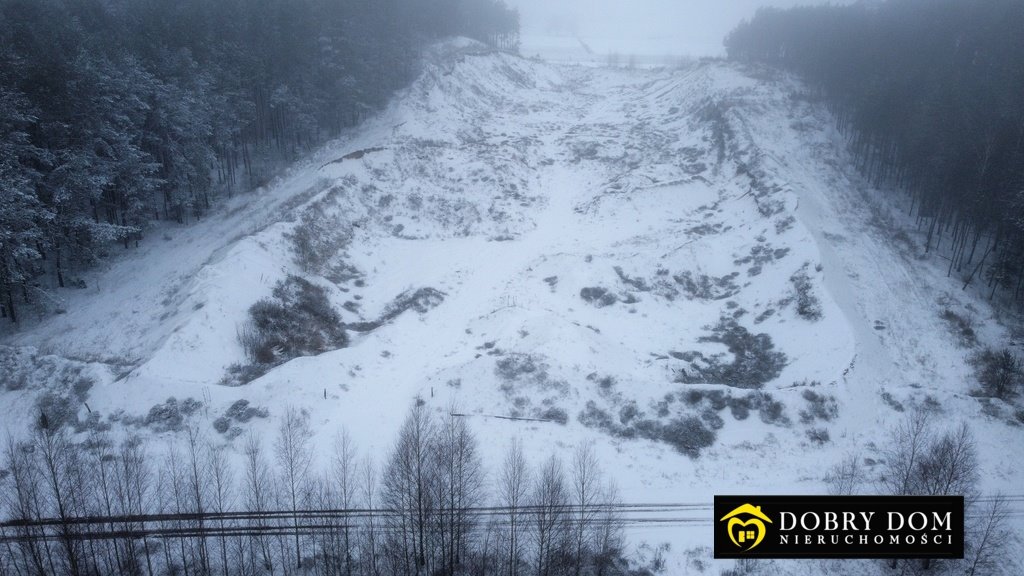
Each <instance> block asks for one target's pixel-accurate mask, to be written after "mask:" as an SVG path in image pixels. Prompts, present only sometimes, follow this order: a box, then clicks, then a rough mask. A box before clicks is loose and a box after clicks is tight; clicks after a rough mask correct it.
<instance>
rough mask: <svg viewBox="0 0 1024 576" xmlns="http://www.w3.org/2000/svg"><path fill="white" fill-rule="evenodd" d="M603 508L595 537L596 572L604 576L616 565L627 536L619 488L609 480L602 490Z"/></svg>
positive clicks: (599, 575)
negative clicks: (620, 510)
mask: <svg viewBox="0 0 1024 576" xmlns="http://www.w3.org/2000/svg"><path fill="white" fill-rule="evenodd" d="M601 502H602V504H601V509H600V512H599V514H598V517H597V522H596V524H597V526H596V536H595V539H594V564H595V570H594V573H595V574H596V576H604V574H606V573H608V571H609V570H611V569H612V568H613V567H614V566H615V562H616V559H617V558H619V557H620V556H621V555H622V549H623V547H624V542H625V536H624V526H625V521H624V520H623V518H622V515H621V514H620V513H619V511H618V510H619V505H620V504H621V499H620V498H619V488H618V486H616V485H615V482H614V481H611V480H609V481H608V482H607V483H606V484H605V485H604V487H603V488H602V491H601Z"/></svg>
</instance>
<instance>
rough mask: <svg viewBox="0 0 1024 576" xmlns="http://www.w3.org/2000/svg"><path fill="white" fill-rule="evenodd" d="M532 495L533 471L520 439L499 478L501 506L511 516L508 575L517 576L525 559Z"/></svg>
mask: <svg viewBox="0 0 1024 576" xmlns="http://www.w3.org/2000/svg"><path fill="white" fill-rule="evenodd" d="M529 492H530V469H529V467H528V466H527V464H526V458H525V457H524V456H523V446H522V444H521V443H520V441H519V440H518V439H514V440H513V441H512V445H511V446H510V447H509V449H508V452H506V453H505V461H504V463H503V465H502V468H501V475H500V477H499V478H498V502H499V505H500V506H502V507H504V508H505V509H506V511H507V514H508V537H507V539H506V540H507V542H508V553H507V558H508V574H509V576H518V574H519V564H520V563H521V562H522V557H523V544H522V541H521V540H522V535H523V532H524V531H525V528H526V523H527V518H526V511H525V508H526V506H527V502H528V498H529Z"/></svg>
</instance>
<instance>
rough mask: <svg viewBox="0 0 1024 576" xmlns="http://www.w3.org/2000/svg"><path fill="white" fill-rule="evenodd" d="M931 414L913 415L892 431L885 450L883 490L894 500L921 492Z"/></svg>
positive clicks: (929, 435)
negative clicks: (922, 461)
mask: <svg viewBox="0 0 1024 576" xmlns="http://www.w3.org/2000/svg"><path fill="white" fill-rule="evenodd" d="M931 433H932V431H931V428H930V426H929V422H928V413H927V412H924V411H922V410H917V411H914V412H912V413H911V414H910V415H908V416H907V418H906V419H905V420H904V421H903V422H901V423H900V424H899V425H898V426H896V428H895V429H893V431H892V441H891V442H890V444H889V446H888V448H886V450H885V456H886V459H885V461H886V467H885V470H884V472H883V475H882V478H881V480H880V483H881V487H882V489H883V490H884V491H885V492H886V493H888V494H891V495H893V496H903V495H907V494H915V493H916V492H917V491H918V490H919V489H920V488H921V486H920V476H919V475H918V470H919V467H920V462H921V459H922V458H923V457H924V453H925V451H926V450H927V448H928V445H929V444H930V443H931Z"/></svg>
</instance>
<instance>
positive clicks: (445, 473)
mask: <svg viewBox="0 0 1024 576" xmlns="http://www.w3.org/2000/svg"><path fill="white" fill-rule="evenodd" d="M457 413H458V409H457V408H456V407H455V406H454V405H453V406H451V407H450V409H449V410H448V415H447V416H446V417H445V419H444V422H443V423H442V426H441V428H440V430H439V431H438V433H437V434H436V437H435V440H434V442H433V451H434V457H433V461H434V464H435V469H436V476H437V478H436V481H435V483H434V487H435V493H436V501H437V506H438V512H439V513H438V514H437V523H438V535H439V538H440V546H439V547H440V550H441V563H442V566H441V570H442V572H443V573H445V574H454V573H455V572H456V569H457V567H458V566H459V565H460V564H461V562H462V559H463V558H465V556H466V552H467V550H466V548H467V546H468V540H469V534H470V533H471V531H472V528H473V526H472V517H471V516H470V514H469V509H470V508H474V507H477V506H479V505H480V504H481V503H482V501H483V485H484V471H483V465H482V464H481V462H480V456H479V454H478V447H477V441H476V437H475V436H474V435H473V433H472V432H471V431H470V430H469V426H467V425H466V421H465V419H464V418H462V417H459V416H455V414H457Z"/></svg>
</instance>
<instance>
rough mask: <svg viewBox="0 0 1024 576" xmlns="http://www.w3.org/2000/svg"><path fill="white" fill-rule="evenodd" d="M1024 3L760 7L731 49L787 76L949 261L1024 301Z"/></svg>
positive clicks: (958, 0)
mask: <svg viewBox="0 0 1024 576" xmlns="http://www.w3.org/2000/svg"><path fill="white" fill-rule="evenodd" d="M1021 30H1024V3H1021V2H1020V1H1019V0H984V1H982V0H889V1H887V2H883V3H859V4H856V5H853V6H820V7H803V8H793V9H790V10H775V9H763V10H761V11H759V12H758V13H757V15H756V16H755V17H754V18H753V19H752V20H751V21H749V22H744V23H743V24H741V25H740V26H739V27H738V28H736V29H735V30H734V31H733V32H732V33H731V34H730V35H729V36H728V38H727V39H726V48H727V50H728V53H729V56H730V57H731V58H734V59H739V60H744V61H750V62H762V63H766V64H770V65H773V66H778V67H782V68H784V69H787V70H791V71H794V72H797V73H799V75H800V76H801V77H802V78H803V79H805V80H806V81H807V82H808V84H809V85H810V86H811V87H812V88H814V89H816V93H817V94H818V95H819V96H820V97H822V98H824V99H826V100H827V102H828V104H829V106H830V108H831V110H832V111H833V112H834V114H835V116H836V118H837V121H838V125H839V128H840V130H842V132H843V133H844V134H846V135H847V137H848V139H849V141H850V143H851V145H852V148H853V151H854V153H855V158H856V162H857V165H858V167H859V168H860V170H861V171H862V172H863V173H864V174H865V175H866V176H867V177H868V178H869V179H870V180H872V181H873V182H874V183H875V184H877V185H887V186H894V187H897V188H900V189H903V190H906V192H907V193H908V194H909V195H910V197H911V200H912V210H913V213H914V214H915V215H916V216H917V219H918V225H919V227H920V228H922V229H924V230H926V231H927V237H926V243H925V247H926V249H927V250H939V251H941V253H942V254H943V255H944V256H947V257H948V258H949V272H950V273H952V272H953V271H957V272H959V273H960V274H961V275H963V276H964V277H965V279H966V282H968V283H969V282H971V281H978V279H979V278H981V279H983V280H984V281H986V282H987V283H988V286H989V295H990V297H991V296H992V295H994V294H995V293H996V292H997V291H998V290H1000V289H1001V290H1002V291H1003V292H1004V293H1005V294H1007V295H1009V296H1011V297H1012V298H1014V299H1015V300H1016V301H1017V302H1018V303H1019V302H1020V301H1021V300H1022V299H1024V100H1022V99H1021V97H1020V95H1021V94H1024V67H1022V66H1021V65H1020V63H1021V62H1022V61H1024V34H1021Z"/></svg>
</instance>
